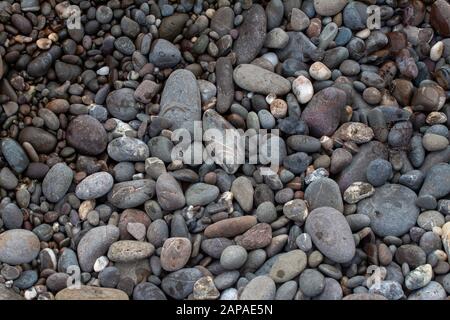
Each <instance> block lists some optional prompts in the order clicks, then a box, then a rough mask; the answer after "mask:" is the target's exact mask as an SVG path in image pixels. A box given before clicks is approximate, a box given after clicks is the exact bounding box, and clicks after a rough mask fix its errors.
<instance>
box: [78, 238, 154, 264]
mask: <svg viewBox="0 0 450 320" xmlns="http://www.w3.org/2000/svg"><path fill="white" fill-rule="evenodd" d="M154 251H155V247H154V246H153V245H152V244H151V243H148V242H142V241H134V240H121V241H117V242H114V243H112V244H111V245H110V247H109V249H108V258H109V260H111V261H115V262H133V261H138V260H141V259H145V258H148V257H150V256H151V255H152V254H153V252H154ZM80 260H81V259H80ZM80 262H81V261H80Z"/></svg>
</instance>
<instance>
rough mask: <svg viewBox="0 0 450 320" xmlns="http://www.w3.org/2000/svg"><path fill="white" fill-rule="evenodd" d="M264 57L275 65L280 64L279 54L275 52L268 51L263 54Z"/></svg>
mask: <svg viewBox="0 0 450 320" xmlns="http://www.w3.org/2000/svg"><path fill="white" fill-rule="evenodd" d="M261 57H262V58H264V59H266V60H267V61H269V62H270V63H271V64H272V65H273V66H274V67H275V66H276V65H277V64H278V61H279V60H278V56H277V55H276V54H275V53H273V52H267V53H265V54H263V55H262V56H261Z"/></svg>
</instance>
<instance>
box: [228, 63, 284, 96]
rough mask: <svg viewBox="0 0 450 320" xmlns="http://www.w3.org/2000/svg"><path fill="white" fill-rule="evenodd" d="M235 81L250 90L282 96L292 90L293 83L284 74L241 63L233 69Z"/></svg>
mask: <svg viewBox="0 0 450 320" xmlns="http://www.w3.org/2000/svg"><path fill="white" fill-rule="evenodd" d="M233 79H234V82H235V83H236V84H237V85H238V86H239V87H241V88H242V89H245V90H247V91H250V92H255V93H261V94H269V93H274V94H276V95H277V96H282V95H285V94H286V93H288V92H289V91H290V90H291V83H290V82H289V80H287V79H285V78H283V77H282V76H280V75H278V74H276V73H273V72H270V71H269V70H266V69H263V68H261V67H259V66H257V65H254V64H241V65H239V66H237V67H236V68H235V69H234V71H233Z"/></svg>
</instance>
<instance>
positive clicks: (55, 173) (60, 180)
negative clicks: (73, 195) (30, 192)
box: [42, 162, 73, 202]
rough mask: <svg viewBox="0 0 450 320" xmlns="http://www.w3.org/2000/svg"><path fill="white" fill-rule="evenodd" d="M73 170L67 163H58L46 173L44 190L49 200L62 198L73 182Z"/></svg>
mask: <svg viewBox="0 0 450 320" xmlns="http://www.w3.org/2000/svg"><path fill="white" fill-rule="evenodd" d="M72 179H73V171H72V169H70V168H69V167H68V166H67V165H66V164H65V163H62V162H60V163H57V164H55V165H54V166H53V167H51V168H50V170H49V171H48V172H47V174H46V175H45V178H44V180H43V181H42V192H43V194H44V196H45V198H47V200H48V201H51V202H58V201H59V200H61V199H62V198H63V197H64V196H65V194H66V193H67V191H68V190H69V188H70V185H71V184H72Z"/></svg>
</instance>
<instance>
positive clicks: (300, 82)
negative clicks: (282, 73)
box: [292, 76, 314, 104]
mask: <svg viewBox="0 0 450 320" xmlns="http://www.w3.org/2000/svg"><path fill="white" fill-rule="evenodd" d="M292 92H293V93H294V94H295V97H296V98H297V100H298V102H300V103H301V104H305V103H308V102H309V101H310V100H311V99H312V97H313V95H314V87H313V85H312V83H311V80H309V79H308V78H306V77H305V76H299V77H297V78H296V79H295V80H294V81H293V82H292Z"/></svg>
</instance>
